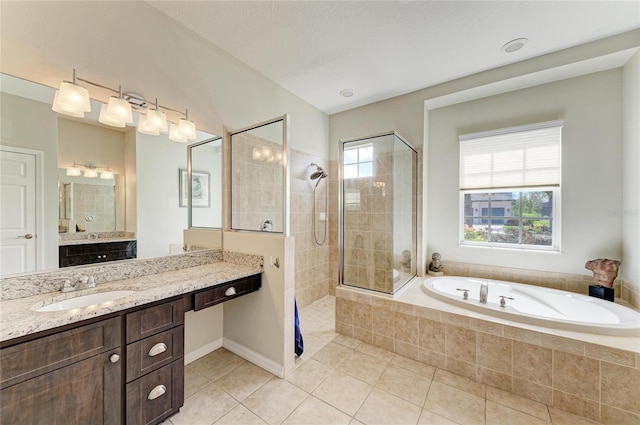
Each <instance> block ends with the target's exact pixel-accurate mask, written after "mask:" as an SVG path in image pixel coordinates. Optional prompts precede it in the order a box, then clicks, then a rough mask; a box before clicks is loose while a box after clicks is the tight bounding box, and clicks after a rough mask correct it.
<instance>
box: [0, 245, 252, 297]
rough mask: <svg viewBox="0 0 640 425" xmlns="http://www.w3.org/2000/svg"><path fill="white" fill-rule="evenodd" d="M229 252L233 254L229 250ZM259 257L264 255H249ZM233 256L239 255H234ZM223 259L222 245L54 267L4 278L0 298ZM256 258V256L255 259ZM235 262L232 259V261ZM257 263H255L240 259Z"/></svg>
mask: <svg viewBox="0 0 640 425" xmlns="http://www.w3.org/2000/svg"><path fill="white" fill-rule="evenodd" d="M227 255H229V254H227ZM245 257H247V254H238V258H245ZM249 257H258V258H260V260H261V258H262V257H260V256H249ZM231 258H235V257H234V256H233V255H231ZM220 261H223V251H222V250H221V249H209V250H203V251H197V252H187V253H184V254H176V255H169V256H166V257H158V258H148V259H141V260H124V261H118V262H114V263H111V264H110V263H100V264H98V265H87V266H79V267H69V268H62V269H56V270H50V271H47V272H42V273H29V274H25V275H20V276H14V277H11V276H9V277H4V278H0V291H1V292H0V300H2V301H8V300H14V299H17V298H24V297H29V296H32V295H40V294H46V293H50V292H56V291H59V290H60V289H61V288H62V285H63V284H64V281H65V279H69V280H71V281H72V282H75V281H78V280H80V278H81V277H82V276H88V275H93V276H94V277H95V279H96V281H97V282H98V283H99V284H100V283H105V282H112V281H115V280H121V279H131V278H136V277H141V276H146V275H150V274H157V273H163V272H169V271H174V270H179V269H185V268H188V267H196V266H201V265H204V264H210V263H217V262H220ZM252 261H253V259H252ZM230 262H231V261H230ZM237 264H253V263H247V262H245V263H237Z"/></svg>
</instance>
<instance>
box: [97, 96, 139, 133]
mask: <svg viewBox="0 0 640 425" xmlns="http://www.w3.org/2000/svg"><path fill="white" fill-rule="evenodd" d="M118 92H119V94H118V97H115V96H111V97H110V98H109V103H105V104H103V105H102V108H100V118H98V121H100V122H101V123H102V124H106V125H110V126H112V127H120V128H122V127H124V126H125V125H126V124H128V123H131V122H133V112H132V111H131V104H130V103H129V102H127V101H126V100H124V99H123V98H122V86H118Z"/></svg>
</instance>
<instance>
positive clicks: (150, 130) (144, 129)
mask: <svg viewBox="0 0 640 425" xmlns="http://www.w3.org/2000/svg"><path fill="white" fill-rule="evenodd" d="M138 131H139V132H140V133H142V134H148V135H149V136H157V135H159V134H160V131H159V130H158V129H156V128H155V127H151V126H149V125H147V117H146V116H145V115H140V119H139V120H138Z"/></svg>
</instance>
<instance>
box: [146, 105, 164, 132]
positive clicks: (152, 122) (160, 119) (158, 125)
mask: <svg viewBox="0 0 640 425" xmlns="http://www.w3.org/2000/svg"><path fill="white" fill-rule="evenodd" d="M147 126H149V127H152V128H155V129H157V130H158V131H159V132H161V133H166V132H167V131H169V127H168V125H167V116H166V115H165V113H164V112H162V111H158V110H157V109H149V110H148V111H147Z"/></svg>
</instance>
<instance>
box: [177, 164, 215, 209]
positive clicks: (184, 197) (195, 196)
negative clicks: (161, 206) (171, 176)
mask: <svg viewBox="0 0 640 425" xmlns="http://www.w3.org/2000/svg"><path fill="white" fill-rule="evenodd" d="M179 180H180V207H187V206H188V205H189V198H188V197H189V189H188V187H187V169H186V168H180V179H179ZM210 180H211V174H210V173H208V172H206V171H192V172H191V184H192V186H191V187H192V191H193V193H192V200H191V202H192V204H191V205H192V206H193V207H194V208H209V207H211V196H210V195H211V181H210Z"/></svg>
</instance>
